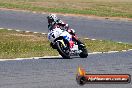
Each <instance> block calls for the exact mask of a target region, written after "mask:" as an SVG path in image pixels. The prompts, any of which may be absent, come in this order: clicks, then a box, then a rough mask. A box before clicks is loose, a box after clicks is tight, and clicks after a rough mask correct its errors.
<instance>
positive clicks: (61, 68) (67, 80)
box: [0, 11, 132, 88]
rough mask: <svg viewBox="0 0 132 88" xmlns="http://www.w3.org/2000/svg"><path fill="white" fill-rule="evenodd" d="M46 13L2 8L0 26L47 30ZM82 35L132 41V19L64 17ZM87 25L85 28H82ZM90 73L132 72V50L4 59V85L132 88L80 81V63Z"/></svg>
mask: <svg viewBox="0 0 132 88" xmlns="http://www.w3.org/2000/svg"><path fill="white" fill-rule="evenodd" d="M45 17H46V15H42V14H32V13H29V12H27V13H23V12H14V11H13V12H12V11H0V27H2V28H11V29H20V30H28V31H37V32H47V22H46V18H45ZM60 17H61V18H62V19H64V20H66V22H68V23H69V24H70V25H71V27H73V28H75V29H76V31H77V33H78V34H79V36H82V35H83V36H85V37H90V38H96V39H109V40H113V41H122V42H127V43H132V37H131V36H132V22H123V21H110V20H96V19H86V18H82V17H63V16H60ZM81 28H83V29H82V30H80V29H81ZM79 65H81V66H82V67H83V68H84V69H85V70H86V71H87V72H88V73H93V74H95V73H98V74H99V73H103V74H105V73H106V74H109V73H118V74H119V73H122V74H125V73H126V74H130V75H132V51H127V52H118V53H102V54H91V55H89V56H88V58H83V59H82V58H79V57H75V58H73V59H62V58H50V59H49V58H41V59H37V60H35V59H32V60H17V61H1V62H0V88H132V83H130V84H87V85H84V86H80V85H78V84H77V83H76V80H75V79H76V78H75V77H76V73H77V67H78V66H79Z"/></svg>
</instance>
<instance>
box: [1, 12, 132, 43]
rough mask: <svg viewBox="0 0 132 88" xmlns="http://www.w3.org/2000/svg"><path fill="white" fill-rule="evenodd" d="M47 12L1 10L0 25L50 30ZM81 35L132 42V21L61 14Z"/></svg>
mask: <svg viewBox="0 0 132 88" xmlns="http://www.w3.org/2000/svg"><path fill="white" fill-rule="evenodd" d="M46 16H47V14H33V13H31V12H26V13H24V12H15V11H0V27H4V28H12V29H20V30H26V31H34V32H45V33H47V32H48V28H47V25H48V24H47V19H46ZM59 18H61V19H62V20H64V21H65V22H66V23H68V24H69V25H70V27H71V28H74V29H75V30H76V32H77V34H78V35H79V36H83V37H88V38H95V39H107V40H112V41H119V42H128V43H132V37H131V36H132V22H127V21H126V22H124V21H112V20H97V19H90V18H89V19H87V18H84V17H73V16H69V17H67V16H59Z"/></svg>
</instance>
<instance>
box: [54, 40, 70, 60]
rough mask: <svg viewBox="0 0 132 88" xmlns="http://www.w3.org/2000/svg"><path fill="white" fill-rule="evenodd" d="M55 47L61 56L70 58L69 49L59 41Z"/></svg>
mask: <svg viewBox="0 0 132 88" xmlns="http://www.w3.org/2000/svg"><path fill="white" fill-rule="evenodd" d="M67 47H68V46H67ZM56 48H57V51H58V52H59V54H60V55H61V56H62V57H63V58H66V59H70V53H69V49H68V48H66V47H65V46H64V45H63V43H62V42H61V41H57V42H56Z"/></svg>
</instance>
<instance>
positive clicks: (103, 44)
mask: <svg viewBox="0 0 132 88" xmlns="http://www.w3.org/2000/svg"><path fill="white" fill-rule="evenodd" d="M82 41H83V42H84V43H85V44H86V46H87V48H88V51H89V52H107V51H111V50H115V51H121V50H128V49H132V44H122V43H116V42H113V41H105V40H103V41H99V40H95V41H92V40H89V39H87V40H85V39H82ZM48 55H58V52H57V51H56V50H53V49H52V48H51V47H50V46H49V41H48V40H47V36H46V35H42V34H40V33H38V34H33V33H31V32H30V33H26V32H23V31H21V32H16V31H13V30H10V31H9V30H6V29H1V30H0V58H1V59H8V58H21V57H40V56H48Z"/></svg>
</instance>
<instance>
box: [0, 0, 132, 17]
mask: <svg viewBox="0 0 132 88" xmlns="http://www.w3.org/2000/svg"><path fill="white" fill-rule="evenodd" d="M0 7H1V8H11V9H14V8H15V9H23V10H31V11H38V12H57V13H70V14H84V15H96V16H103V17H127V18H132V1H130V0H109V1H106V0H0Z"/></svg>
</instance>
